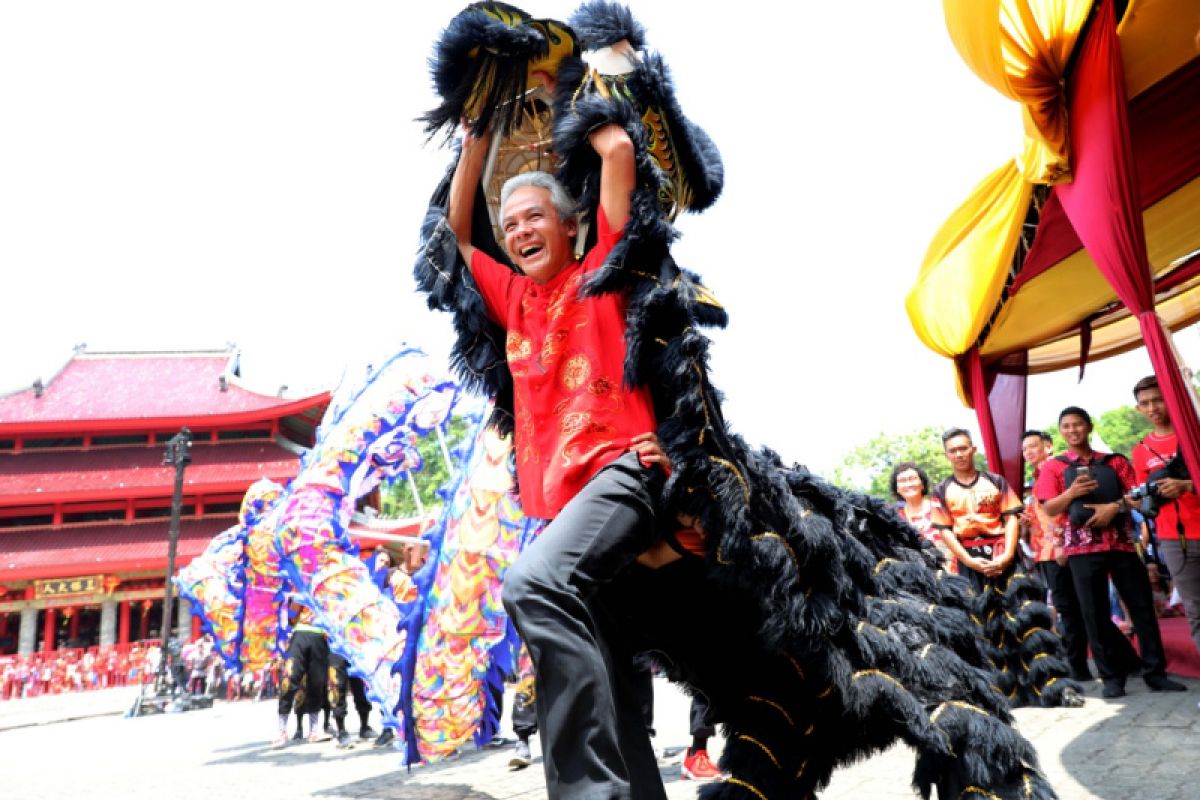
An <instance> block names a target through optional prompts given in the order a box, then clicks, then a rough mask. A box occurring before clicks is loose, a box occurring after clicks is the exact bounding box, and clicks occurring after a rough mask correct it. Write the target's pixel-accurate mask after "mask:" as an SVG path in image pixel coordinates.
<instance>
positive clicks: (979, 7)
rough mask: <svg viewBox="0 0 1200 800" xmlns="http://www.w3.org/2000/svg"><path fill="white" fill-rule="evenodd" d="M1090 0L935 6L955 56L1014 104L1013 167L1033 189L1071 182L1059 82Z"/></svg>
mask: <svg viewBox="0 0 1200 800" xmlns="http://www.w3.org/2000/svg"><path fill="white" fill-rule="evenodd" d="M1091 6H1092V0H942V8H943V11H944V13H945V17H946V27H947V29H948V30H949V32H950V38H951V40H952V41H953V42H954V46H955V48H956V49H957V50H958V52H959V55H961V56H962V58H963V60H964V61H966V62H967V65H968V66H969V67H970V68H971V69H972V70H973V71H974V72H975V74H976V75H978V76H979V77H980V78H981V79H982V80H983V81H984V82H985V83H987V84H988V85H989V86H991V87H992V88H994V89H996V90H997V91H998V92H1000V93H1001V94H1003V95H1004V96H1005V97H1008V98H1011V99H1013V100H1016V101H1017V102H1019V103H1020V104H1021V106H1022V117H1023V121H1024V126H1025V144H1024V147H1023V148H1022V153H1021V158H1020V167H1021V172H1022V173H1023V174H1024V175H1025V177H1026V179H1027V180H1029V181H1031V182H1033V183H1046V184H1053V183H1062V182H1065V181H1069V180H1070V178H1071V163H1070V144H1069V141H1068V135H1067V103H1066V95H1065V92H1064V88H1063V82H1062V76H1063V74H1064V72H1065V71H1066V66H1067V61H1068V60H1069V59H1070V56H1071V51H1072V50H1073V49H1074V47H1075V42H1076V40H1077V39H1078V38H1079V32H1080V30H1081V29H1082V28H1083V24H1084V22H1085V21H1086V20H1087V15H1088V11H1089V10H1090V9H1091Z"/></svg>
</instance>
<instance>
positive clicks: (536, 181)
mask: <svg viewBox="0 0 1200 800" xmlns="http://www.w3.org/2000/svg"><path fill="white" fill-rule="evenodd" d="M525 186H536V187H538V188H539V189H545V190H546V191H548V192H549V193H550V202H551V203H552V204H553V205H554V208H555V210H556V211H558V216H559V217H560V218H561V219H564V220H565V219H570V218H571V217H573V216H574V215H575V206H576V204H575V201H574V200H572V199H571V195H569V194H567V190H566V189H564V188H563V185H562V184H561V183H559V182H558V179H557V178H555V177H554V176H553V175H551V174H550V173H548V172H541V171H533V172H522V173H520V174H519V175H514V176H512V177H511V178H509V179H508V180H506V181H505V182H504V186H503V187H502V188H501V189H500V213H501V214H503V213H504V204H505V203H507V202H508V198H509V195H511V194H512V193H513V192H515V191H516V190H517V189H520V188H523V187H525Z"/></svg>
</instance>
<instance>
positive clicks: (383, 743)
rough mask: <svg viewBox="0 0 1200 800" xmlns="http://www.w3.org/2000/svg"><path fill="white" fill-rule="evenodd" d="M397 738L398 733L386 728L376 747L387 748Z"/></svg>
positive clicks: (377, 740)
mask: <svg viewBox="0 0 1200 800" xmlns="http://www.w3.org/2000/svg"><path fill="white" fill-rule="evenodd" d="M395 738H396V732H395V731H394V730H392V729H391V728H384V729H383V733H381V734H379V738H378V739H376V740H375V746H376V747H387V746H388V745H390V744H391V743H392V740H393V739H395Z"/></svg>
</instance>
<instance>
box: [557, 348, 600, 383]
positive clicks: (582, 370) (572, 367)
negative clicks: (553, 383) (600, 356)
mask: <svg viewBox="0 0 1200 800" xmlns="http://www.w3.org/2000/svg"><path fill="white" fill-rule="evenodd" d="M591 374H592V362H590V361H589V360H588V357H587V356H585V355H583V354H582V353H577V354H576V355H573V356H571V357H570V358H568V359H567V362H566V363H565V364H563V367H562V371H561V372H560V373H559V380H560V381H561V382H562V385H563V387H564V388H565V389H566V390H567V391H570V392H573V391H575V390H576V389H578V388H579V387H580V386H582V385H583V384H584V383H586V382H587V379H588V378H589V377H591Z"/></svg>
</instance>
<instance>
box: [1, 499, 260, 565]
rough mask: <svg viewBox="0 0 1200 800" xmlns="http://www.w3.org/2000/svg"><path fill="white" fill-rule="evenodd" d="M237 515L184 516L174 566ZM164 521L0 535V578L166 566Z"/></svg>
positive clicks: (166, 525)
mask: <svg viewBox="0 0 1200 800" xmlns="http://www.w3.org/2000/svg"><path fill="white" fill-rule="evenodd" d="M236 523H237V518H236V516H233V515H229V516H221V517H209V518H205V519H185V520H181V521H180V524H179V542H178V545H177V547H176V552H175V566H176V569H178V568H179V567H182V566H186V565H187V564H188V563H189V562H191V560H192V559H193V558H195V557H196V556H198V555H200V553H202V552H204V548H205V547H207V546H208V543H209V542H210V541H211V540H212V538H213V537H214V536H216V535H217V534H218V533H220V532H221V531H224V530H225V529H227V528H229V527H230V526H232V525H234V524H236ZM169 525H170V523H169V521H168V520H165V519H154V520H139V521H137V522H129V523H121V522H106V523H99V524H85V525H73V526H70V527H67V528H33V529H30V528H26V529H23V530H20V531H15V530H14V531H11V532H3V533H0V581H8V580H29V579H32V578H70V577H74V576H77V575H96V574H101V573H103V574H112V573H114V572H132V571H135V570H153V569H159V570H166V568H167V532H168V528H169Z"/></svg>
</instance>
